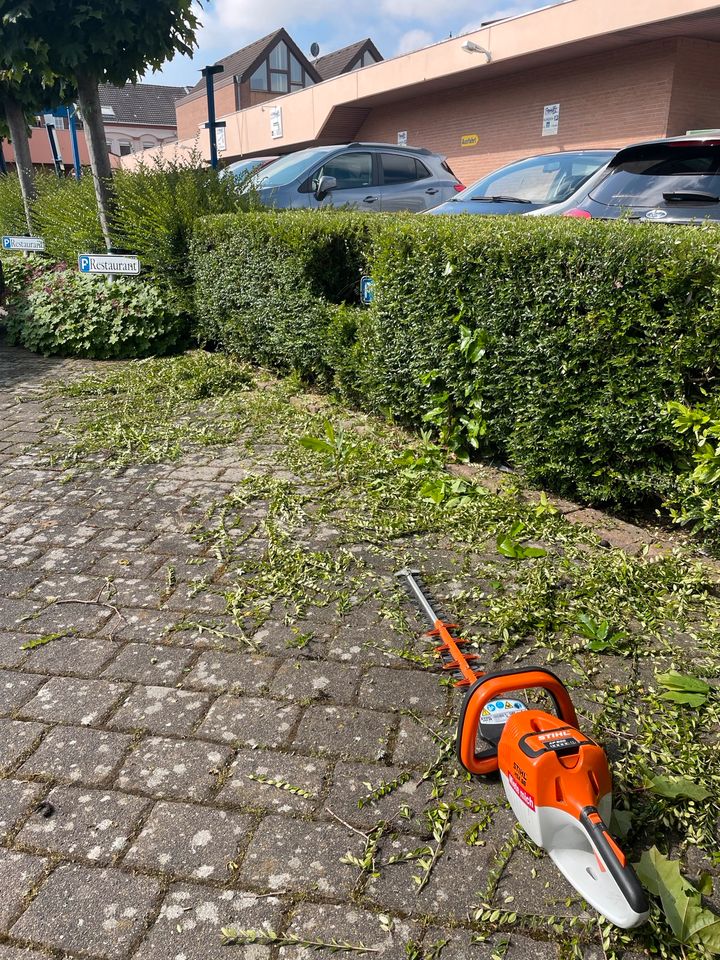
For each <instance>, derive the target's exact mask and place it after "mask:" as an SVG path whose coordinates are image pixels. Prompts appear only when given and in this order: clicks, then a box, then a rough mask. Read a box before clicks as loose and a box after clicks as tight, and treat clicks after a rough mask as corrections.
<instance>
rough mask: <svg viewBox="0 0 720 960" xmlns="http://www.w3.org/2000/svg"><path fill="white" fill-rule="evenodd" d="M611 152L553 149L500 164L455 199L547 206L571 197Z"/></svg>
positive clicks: (609, 157) (611, 154)
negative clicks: (495, 200) (506, 163)
mask: <svg viewBox="0 0 720 960" xmlns="http://www.w3.org/2000/svg"><path fill="white" fill-rule="evenodd" d="M613 156H614V152H613V151H610V150H608V151H607V152H605V151H595V152H593V153H552V154H548V155H547V156H544V157H531V158H530V159H529V160H521V161H520V162H519V163H511V164H510V165H509V166H507V167H501V168H500V170H496V171H495V172H494V173H491V174H489V175H488V176H487V177H483V179H482V180H478V182H477V183H474V184H473V185H472V186H471V187H468V188H467V190H464V191H463V192H462V193H459V194H458V195H457V197H456V198H455V199H457V200H477V201H478V202H482V201H483V200H491V199H493V198H498V201H501V200H506V201H510V202H511V201H513V200H516V201H520V202H521V203H536V204H541V205H542V206H546V205H547V204H550V203H561V202H562V201H563V200H566V199H567V198H568V197H570V196H571V195H572V194H573V193H574V192H575V191H576V190H577V189H578V188H579V187H581V186H582V185H583V183H585V181H586V180H587V179H588V178H589V177H591V176H592V175H593V174H594V173H595V172H596V171H597V170H598V169H599V168H600V167H602V166H603V165H604V164H605V163H607V162H608V160H610V159H612V157H613Z"/></svg>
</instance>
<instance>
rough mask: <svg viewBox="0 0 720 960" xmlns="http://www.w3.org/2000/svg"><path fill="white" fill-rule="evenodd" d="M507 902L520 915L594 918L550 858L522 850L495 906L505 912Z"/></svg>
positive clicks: (511, 865)
mask: <svg viewBox="0 0 720 960" xmlns="http://www.w3.org/2000/svg"><path fill="white" fill-rule="evenodd" d="M509 897H512V898H513V899H512V901H509V900H508V898H509ZM507 902H511V903H512V908H513V910H515V911H517V913H518V914H519V915H522V914H528V915H529V914H534V915H545V916H559V917H573V916H583V917H588V918H589V917H590V916H591V913H589V912H588V911H587V910H585V909H584V907H583V901H582V900H581V898H580V895H579V894H578V893H577V892H576V891H575V890H574V889H573V888H572V887H571V886H570V884H569V883H568V882H567V880H566V879H565V878H564V877H563V876H562V874H561V873H560V871H559V870H558V869H557V867H556V866H555V865H554V864H553V862H552V860H551V859H550V858H549V857H547V856H543V857H541V858H540V859H537V858H535V857H533V856H531V854H529V853H528V852H527V851H526V850H521V849H518V850H515V852H514V853H513V855H512V857H511V858H510V862H509V863H508V865H507V867H505V870H504V871H503V874H502V877H501V878H500V882H499V883H498V885H497V889H496V891H495V897H494V898H493V901H492V905H493V906H495V907H499V908H500V909H504V907H505V905H506V903H507Z"/></svg>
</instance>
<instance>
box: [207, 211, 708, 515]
mask: <svg viewBox="0 0 720 960" xmlns="http://www.w3.org/2000/svg"><path fill="white" fill-rule="evenodd" d="M193 258H194V269H195V278H196V302H197V312H198V316H199V334H200V337H201V339H202V340H204V341H205V342H211V343H215V344H217V345H219V346H220V347H221V348H223V349H226V350H230V351H232V352H234V353H237V354H239V355H240V356H242V357H244V358H246V359H250V360H256V361H257V362H259V363H263V364H267V365H269V366H272V367H274V368H276V369H278V370H281V371H288V370H296V371H298V372H299V373H300V374H301V375H302V376H303V377H305V378H308V379H311V380H315V381H318V382H319V383H320V384H321V385H324V386H334V387H335V388H336V389H339V390H340V391H341V392H342V393H343V394H344V395H345V396H348V397H350V398H351V399H352V400H354V401H355V402H358V403H360V404H361V405H362V406H364V407H365V408H367V409H369V410H373V411H383V412H385V413H387V414H389V415H391V416H393V417H395V418H397V419H399V420H401V421H402V422H405V423H408V424H413V425H416V426H420V425H422V424H425V425H427V423H428V422H429V423H431V424H433V425H435V427H436V428H437V430H438V432H439V433H440V435H441V437H442V439H443V441H444V442H446V443H448V444H449V445H450V446H451V447H452V448H453V449H455V450H457V451H463V450H467V451H471V452H472V451H473V450H478V451H479V452H480V453H481V454H486V455H492V456H496V457H501V458H503V459H507V460H509V461H510V462H511V463H513V464H514V465H516V466H518V467H520V468H521V469H522V470H523V471H524V473H525V474H526V475H527V477H528V479H529V480H530V481H532V482H534V483H541V484H543V485H545V486H548V487H550V488H552V489H555V490H557V491H559V492H563V493H568V494H573V495H579V496H581V497H583V498H585V499H587V500H588V501H594V502H600V503H614V504H623V503H624V504H631V503H639V502H644V503H647V502H648V500H657V499H659V498H665V497H666V496H667V495H668V494H669V492H670V490H671V488H672V487H673V485H674V482H675V478H676V476H677V474H678V472H682V471H683V470H686V469H687V462H688V459H689V454H690V452H691V451H690V448H689V447H688V439H687V438H683V437H681V436H680V435H679V434H678V433H677V431H676V430H674V429H673V426H672V421H671V419H670V417H669V416H668V413H667V409H666V404H667V402H668V401H671V400H675V401H682V402H686V403H689V404H692V403H694V402H696V401H697V400H698V399H699V398H701V397H702V396H703V395H704V393H706V392H709V393H710V394H711V395H712V394H713V393H715V392H717V391H718V360H719V358H720V270H719V269H718V268H719V267H720V234H718V232H717V230H716V228H714V227H702V228H698V229H686V228H672V227H667V226H662V225H656V224H652V225H650V224H648V225H636V224H631V223H626V222H616V223H600V222H586V221H581V222H577V221H573V220H567V219H562V218H517V217H501V218H496V217H472V216H462V217H435V216H429V217H428V216H425V217H417V216H415V217H408V216H399V217H384V216H378V215H370V216H367V215H365V216H363V215H361V214H356V213H343V212H332V213H330V212H320V213H314V212H283V213H269V212H262V213H253V214H239V215H229V216H221V217H210V218H206V219H204V220H201V221H200V222H199V223H198V226H197V229H196V235H195V242H194V253H193ZM363 272H368V273H369V274H371V275H372V276H373V277H374V279H375V281H376V300H375V303H374V304H373V306H372V307H370V308H369V309H363V308H362V307H361V306H360V305H359V303H358V292H357V286H358V281H359V278H360V275H361V274H362V273H363Z"/></svg>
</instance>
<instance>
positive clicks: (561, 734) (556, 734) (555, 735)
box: [538, 729, 570, 740]
mask: <svg viewBox="0 0 720 960" xmlns="http://www.w3.org/2000/svg"><path fill="white" fill-rule="evenodd" d="M569 732H570V731H569V730H568V729H565V730H553V731H552V733H541V734H539V735H538V740H562V739H564V738H565V737H566V736H567V735H568V733H569Z"/></svg>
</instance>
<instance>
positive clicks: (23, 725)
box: [0, 720, 47, 771]
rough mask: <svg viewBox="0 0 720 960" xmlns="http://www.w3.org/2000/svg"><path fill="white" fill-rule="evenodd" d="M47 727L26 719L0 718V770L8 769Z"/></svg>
mask: <svg viewBox="0 0 720 960" xmlns="http://www.w3.org/2000/svg"><path fill="white" fill-rule="evenodd" d="M45 730H47V727H45V726H43V724H41V723H29V722H28V721H27V720H0V771H3V770H10V769H11V768H12V767H14V766H15V764H16V763H17V762H18V761H19V760H20V759H21V758H22V757H24V756H26V755H27V754H29V753H30V752H31V751H32V750H33V747H34V746H35V745H36V744H37V743H38V741H39V740H40V737H41V736H42V734H43V733H44V732H45Z"/></svg>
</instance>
